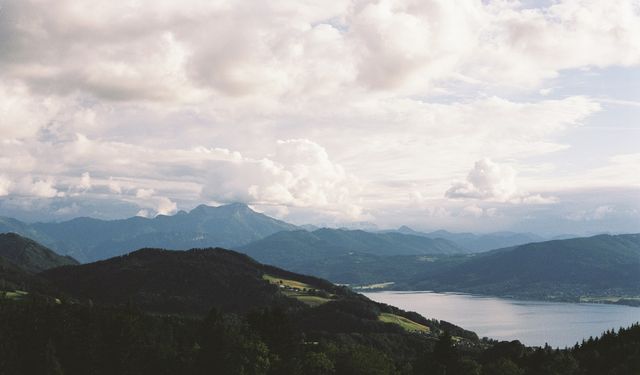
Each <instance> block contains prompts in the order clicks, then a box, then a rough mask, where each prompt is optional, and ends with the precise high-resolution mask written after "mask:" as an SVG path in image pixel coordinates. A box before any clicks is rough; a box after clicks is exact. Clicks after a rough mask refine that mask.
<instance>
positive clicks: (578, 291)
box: [409, 234, 640, 299]
mask: <svg viewBox="0 0 640 375" xmlns="http://www.w3.org/2000/svg"><path fill="white" fill-rule="evenodd" d="M409 287H412V288H418V289H422V288H432V289H441V290H450V291H465V292H472V293H486V294H495V295H514V296H521V297H528V298H544V299H547V298H560V299H575V298H579V297H582V296H600V297H602V296H613V297H615V296H618V297H624V296H629V295H631V296H639V295H640V234H628V235H616V236H611V235H599V236H594V237H586V238H574V239H568V240H556V241H547V242H539V243H531V244H526V245H521V246H517V247H513V248H506V249H500V250H495V251H492V252H489V253H486V254H481V255H476V256H474V257H470V258H469V259H468V260H466V261H464V262H461V263H460V264H458V265H455V266H454V267H450V268H447V269H446V270H445V271H442V272H432V271H429V272H427V273H426V274H423V275H421V276H416V277H415V278H414V281H413V283H412V284H411V285H410V286H409Z"/></svg>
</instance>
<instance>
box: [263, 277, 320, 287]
mask: <svg viewBox="0 0 640 375" xmlns="http://www.w3.org/2000/svg"><path fill="white" fill-rule="evenodd" d="M262 278H263V279H265V280H267V281H268V282H270V283H271V284H275V285H283V286H285V287H288V288H292V289H299V290H301V291H302V290H304V289H313V287H312V286H311V285H309V284H305V283H301V282H299V281H295V280H288V279H281V278H279V277H275V276H271V275H267V274H264V275H262Z"/></svg>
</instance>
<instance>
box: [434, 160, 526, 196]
mask: <svg viewBox="0 0 640 375" xmlns="http://www.w3.org/2000/svg"><path fill="white" fill-rule="evenodd" d="M515 180H516V172H515V170H514V169H513V168H512V167H511V166H509V165H501V164H497V163H494V162H493V161H491V160H490V159H487V158H485V159H482V160H479V161H477V162H476V163H475V165H474V166H473V169H471V171H470V172H469V174H468V175H467V179H466V181H463V182H456V183H454V184H453V185H452V186H451V188H449V190H447V192H446V193H445V196H446V197H447V198H453V199H455V198H472V199H494V200H497V201H507V200H509V199H511V197H513V196H514V195H515V194H516V193H517V191H518V188H517V187H516V181H515Z"/></svg>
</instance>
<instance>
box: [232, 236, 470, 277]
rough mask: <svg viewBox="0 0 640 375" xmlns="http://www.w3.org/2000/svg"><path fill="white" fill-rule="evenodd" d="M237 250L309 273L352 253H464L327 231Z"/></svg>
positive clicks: (435, 243)
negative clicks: (332, 260) (321, 265)
mask: <svg viewBox="0 0 640 375" xmlns="http://www.w3.org/2000/svg"><path fill="white" fill-rule="evenodd" d="M239 250H240V251H242V252H244V253H246V254H249V255H250V256H251V257H253V258H255V259H257V260H258V261H260V262H263V263H267V264H272V265H275V266H278V267H283V268H286V269H290V270H293V271H296V272H305V273H312V274H314V273H315V272H318V271H319V270H320V269H319V268H318V266H320V264H324V263H325V262H327V261H330V260H331V259H336V258H339V257H343V256H347V255H354V254H364V255H373V256H378V257H382V256H397V255H434V254H438V255H445V254H448V255H451V254H463V253H465V250H464V249H462V248H460V247H458V246H457V245H456V244H454V243H452V242H450V241H448V240H444V239H441V238H437V239H431V238H427V237H423V236H414V235H408V234H402V233H371V232H365V231H362V230H346V229H329V228H322V229H317V230H315V231H313V232H309V231H306V230H298V231H288V232H279V233H275V234H273V235H271V236H268V237H266V238H263V239H261V240H258V241H255V242H252V243H250V244H248V245H245V246H242V247H240V248H239Z"/></svg>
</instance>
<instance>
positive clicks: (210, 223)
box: [0, 203, 296, 262]
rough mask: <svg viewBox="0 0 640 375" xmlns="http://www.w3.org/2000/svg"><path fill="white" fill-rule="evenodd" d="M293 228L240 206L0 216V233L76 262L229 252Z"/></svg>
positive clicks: (242, 205)
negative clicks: (95, 215) (155, 252)
mask: <svg viewBox="0 0 640 375" xmlns="http://www.w3.org/2000/svg"><path fill="white" fill-rule="evenodd" d="M294 229H296V226H294V225H292V224H289V223H286V222H284V221H281V220H277V219H274V218H271V217H269V216H266V215H263V214H261V213H258V212H255V211H253V210H252V209H251V208H249V207H248V206H247V205H244V204H240V203H234V204H229V205H224V206H219V207H210V206H206V205H200V206H198V207H196V208H194V209H193V210H191V211H190V212H184V211H180V212H179V213H177V214H176V215H172V216H164V215H159V216H157V217H155V218H153V219H148V218H144V217H132V218H129V219H122V220H99V219H92V218H86V217H82V218H76V219H72V220H69V221H64V222H60V223H34V224H27V223H23V222H20V221H18V220H15V219H11V218H0V233H1V232H15V233H19V234H21V235H24V236H27V237H29V238H32V239H34V240H36V241H38V242H40V243H42V244H43V245H45V246H48V247H50V248H51V249H54V250H55V251H56V252H58V253H60V254H64V255H69V256H72V257H73V258H75V259H77V260H79V261H81V262H90V261H95V260H99V259H106V258H110V257H112V256H116V255H121V254H125V253H128V252H130V251H133V250H136V249H139V248H142V247H161V248H165V249H181V250H182V249H189V248H194V247H210V246H220V247H227V248H233V247H238V246H242V245H245V244H248V243H250V242H252V241H255V240H258V239H261V238H264V237H266V236H268V235H270V234H273V233H276V232H280V231H283V230H284V231H286V230H294Z"/></svg>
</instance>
